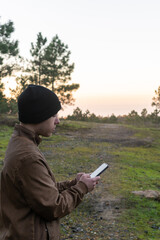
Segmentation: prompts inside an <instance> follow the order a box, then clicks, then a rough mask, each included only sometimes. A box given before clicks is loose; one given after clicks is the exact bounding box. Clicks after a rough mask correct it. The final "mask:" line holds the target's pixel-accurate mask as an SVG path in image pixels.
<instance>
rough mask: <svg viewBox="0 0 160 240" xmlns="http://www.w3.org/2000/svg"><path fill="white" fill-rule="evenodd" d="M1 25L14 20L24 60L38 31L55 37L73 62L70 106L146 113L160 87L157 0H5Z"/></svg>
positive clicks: (105, 112)
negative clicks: (75, 88)
mask: <svg viewBox="0 0 160 240" xmlns="http://www.w3.org/2000/svg"><path fill="white" fill-rule="evenodd" d="M0 16H1V23H5V22H6V21H8V20H9V19H10V20H12V21H13V22H14V25H15V33H14V35H13V38H14V39H17V40H19V47H20V54H21V55H22V56H23V57H27V58H29V57H30V54H29V50H30V46H31V42H35V41H36V36H37V34H38V32H42V34H43V36H45V37H47V38H48V41H50V40H51V38H52V37H53V36H55V35H56V34H58V36H59V38H60V39H61V40H62V41H63V42H64V43H65V44H68V46H69V49H70V50H71V62H74V63H75V70H74V73H73V74H72V80H73V82H75V83H79V84H80V89H79V90H78V91H77V92H76V93H75V94H74V96H75V98H76V102H75V106H73V107H67V108H66V109H65V111H64V112H63V113H62V115H66V114H69V113H72V110H73V109H74V108H75V107H77V106H78V107H80V108H82V109H83V111H85V110H87V109H89V110H90V111H91V112H94V113H95V114H97V115H98V114H99V115H103V116H107V115H111V114H112V113H114V114H115V115H119V114H120V115H123V114H128V113H129V112H130V111H131V110H133V109H134V110H136V111H138V113H140V112H141V110H142V109H143V108H147V110H148V112H151V111H153V110H154V109H153V107H151V102H152V97H153V96H154V92H155V90H157V89H158V86H159V85H160V1H158V0H133V1H132V0H121V1H120V0H45V1H42V0H39V1H38V0H32V1H31V0H28V1H22V0H14V1H13V0H5V1H2V2H1V6H0Z"/></svg>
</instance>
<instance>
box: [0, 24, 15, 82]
mask: <svg viewBox="0 0 160 240" xmlns="http://www.w3.org/2000/svg"><path fill="white" fill-rule="evenodd" d="M13 32H14V24H13V22H12V21H8V22H7V23H5V24H1V23H0V77H1V78H2V77H5V76H7V75H11V73H12V71H13V69H14V67H15V64H14V63H13V62H12V63H10V64H8V60H9V59H10V58H11V57H15V56H17V55H18V52H19V50H18V41H17V40H16V41H13V40H11V39H10V38H11V34H12V33H13Z"/></svg>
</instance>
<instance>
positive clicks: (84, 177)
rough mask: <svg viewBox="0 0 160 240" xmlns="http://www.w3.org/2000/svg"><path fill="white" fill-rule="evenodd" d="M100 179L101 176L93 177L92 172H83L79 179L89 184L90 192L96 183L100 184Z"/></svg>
mask: <svg viewBox="0 0 160 240" xmlns="http://www.w3.org/2000/svg"><path fill="white" fill-rule="evenodd" d="M99 180H100V177H95V178H91V177H90V174H83V175H82V176H81V178H80V180H79V181H81V182H83V183H84V184H85V185H86V186H87V188H88V192H91V191H92V190H93V189H94V187H95V186H96V184H98V181H99Z"/></svg>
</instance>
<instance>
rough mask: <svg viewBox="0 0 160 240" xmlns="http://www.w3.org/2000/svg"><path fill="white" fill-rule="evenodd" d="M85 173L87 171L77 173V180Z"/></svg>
mask: <svg viewBox="0 0 160 240" xmlns="http://www.w3.org/2000/svg"><path fill="white" fill-rule="evenodd" d="M83 174H85V173H84V172H80V173H77V176H76V180H77V182H78V181H79V180H80V178H81V177H82V175H83Z"/></svg>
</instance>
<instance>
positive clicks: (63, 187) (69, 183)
mask: <svg viewBox="0 0 160 240" xmlns="http://www.w3.org/2000/svg"><path fill="white" fill-rule="evenodd" d="M76 183H77V180H76V179H73V180H71V181H64V182H57V188H58V190H59V192H62V191H64V190H67V189H68V188H70V187H72V186H74V185H76Z"/></svg>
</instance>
